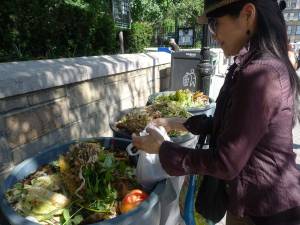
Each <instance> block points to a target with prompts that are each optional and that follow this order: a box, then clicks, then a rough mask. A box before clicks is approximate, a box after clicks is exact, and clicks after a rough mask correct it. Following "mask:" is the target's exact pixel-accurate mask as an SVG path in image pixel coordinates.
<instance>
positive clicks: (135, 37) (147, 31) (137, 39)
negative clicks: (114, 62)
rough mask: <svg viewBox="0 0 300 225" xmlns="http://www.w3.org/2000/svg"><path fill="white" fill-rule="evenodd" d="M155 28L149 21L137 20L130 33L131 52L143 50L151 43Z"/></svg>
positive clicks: (129, 47) (129, 45)
mask: <svg viewBox="0 0 300 225" xmlns="http://www.w3.org/2000/svg"><path fill="white" fill-rule="evenodd" d="M152 35H153V28H152V26H151V24H150V23H147V22H135V23H132V25H131V30H130V32H129V33H128V49H129V52H143V51H144V48H146V47H149V46H150V45H151V39H152Z"/></svg>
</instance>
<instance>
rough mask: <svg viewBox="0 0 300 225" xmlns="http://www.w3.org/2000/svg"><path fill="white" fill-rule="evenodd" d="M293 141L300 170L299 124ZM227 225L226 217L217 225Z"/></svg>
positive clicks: (295, 129)
mask: <svg viewBox="0 0 300 225" xmlns="http://www.w3.org/2000/svg"><path fill="white" fill-rule="evenodd" d="M293 141H294V152H295V153H296V154H297V156H296V163H297V166H298V168H299V170H300V124H299V123H298V124H297V125H296V126H295V127H294V129H293ZM225 224H226V218H225V217H224V218H223V219H222V220H221V221H220V222H219V223H217V224H216V225H225Z"/></svg>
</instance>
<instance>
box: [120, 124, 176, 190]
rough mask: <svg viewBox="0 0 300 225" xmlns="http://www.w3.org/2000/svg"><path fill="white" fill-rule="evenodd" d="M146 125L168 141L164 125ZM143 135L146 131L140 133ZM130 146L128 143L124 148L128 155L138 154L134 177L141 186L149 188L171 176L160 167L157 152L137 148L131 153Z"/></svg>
mask: <svg viewBox="0 0 300 225" xmlns="http://www.w3.org/2000/svg"><path fill="white" fill-rule="evenodd" d="M147 127H150V128H152V129H155V130H157V131H158V132H159V133H160V134H161V135H162V136H163V137H164V139H165V140H166V141H170V137H169V136H168V134H167V132H166V130H165V128H164V127H155V126H153V125H149V126H147ZM145 135H148V134H147V133H146V131H143V132H141V133H140V136H145ZM132 148H133V146H132V144H130V145H129V146H128V147H127V149H126V150H127V152H128V153H129V154H130V155H139V158H138V162H137V167H136V178H137V181H138V183H139V184H141V185H142V186H143V188H145V189H146V190H151V189H152V188H153V186H154V185H155V184H156V183H157V182H159V181H161V180H163V179H166V178H169V177H171V176H170V175H168V174H167V173H166V171H165V170H164V169H163V168H162V166H161V164H160V161H159V156H158V154H149V153H146V152H144V151H141V150H138V151H137V152H136V153H132Z"/></svg>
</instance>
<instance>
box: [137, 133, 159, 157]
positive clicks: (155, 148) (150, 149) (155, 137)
mask: <svg viewBox="0 0 300 225" xmlns="http://www.w3.org/2000/svg"><path fill="white" fill-rule="evenodd" d="M146 131H147V133H148V134H149V135H146V136H137V135H136V134H133V135H132V143H133V145H134V146H135V147H136V148H138V149H140V150H143V151H145V152H147V153H150V154H158V153H159V149H160V146H161V144H162V143H163V142H164V137H163V136H162V135H161V134H160V133H158V132H157V131H156V130H154V129H151V128H147V129H146Z"/></svg>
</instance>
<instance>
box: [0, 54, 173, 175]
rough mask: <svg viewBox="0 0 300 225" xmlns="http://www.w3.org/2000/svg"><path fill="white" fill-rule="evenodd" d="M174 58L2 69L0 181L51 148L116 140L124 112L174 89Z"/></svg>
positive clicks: (0, 66) (51, 63) (115, 59)
mask: <svg viewBox="0 0 300 225" xmlns="http://www.w3.org/2000/svg"><path fill="white" fill-rule="evenodd" d="M170 61H171V57H170V54H167V53H163V52H159V53H147V54H130V55H129V54H128V55H115V56H102V57H81V58H72V59H57V60H43V61H27V62H13V63H2V64H0V177H1V178H3V177H4V176H5V175H6V174H7V173H8V172H9V170H10V169H11V168H13V167H14V165H16V164H18V163H20V162H21V161H23V160H24V159H26V158H28V157H31V156H33V155H35V154H37V153H39V152H41V151H43V150H45V149H46V148H47V147H50V146H54V145H59V144H62V143H64V142H67V141H69V140H72V139H77V138H82V137H93V136H94V137H95V136H111V135H112V132H111V130H110V128H109V121H112V120H114V119H115V117H116V115H118V113H119V112H120V111H121V110H124V109H127V108H131V107H139V106H144V105H145V104H146V101H147V98H148V96H149V95H150V94H151V93H154V92H159V91H164V90H167V89H168V88H169V78H170Z"/></svg>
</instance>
